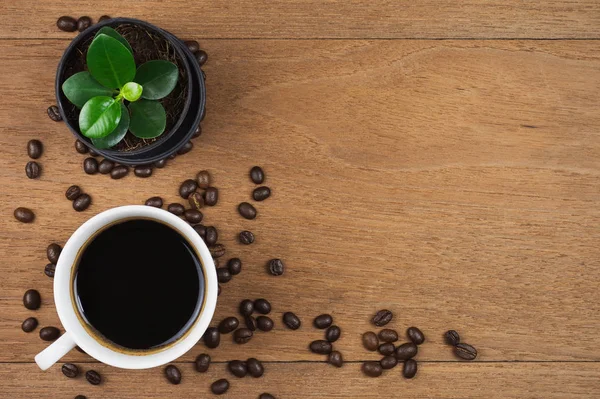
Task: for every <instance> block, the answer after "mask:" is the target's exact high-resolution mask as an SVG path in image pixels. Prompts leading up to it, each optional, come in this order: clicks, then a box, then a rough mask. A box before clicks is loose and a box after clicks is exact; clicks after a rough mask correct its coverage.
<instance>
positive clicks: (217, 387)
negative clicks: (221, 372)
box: [210, 378, 229, 395]
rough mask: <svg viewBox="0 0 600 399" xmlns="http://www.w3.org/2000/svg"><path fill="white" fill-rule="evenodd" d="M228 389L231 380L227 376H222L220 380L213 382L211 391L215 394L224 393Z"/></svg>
mask: <svg viewBox="0 0 600 399" xmlns="http://www.w3.org/2000/svg"><path fill="white" fill-rule="evenodd" d="M228 389H229V381H227V380H226V379H225V378H221V379H220V380H217V381H215V382H213V383H212V384H211V386H210V390H211V392H212V393H214V394H215V395H223V394H224V393H225V392H227V390H228Z"/></svg>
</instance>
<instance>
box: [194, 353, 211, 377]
mask: <svg viewBox="0 0 600 399" xmlns="http://www.w3.org/2000/svg"><path fill="white" fill-rule="evenodd" d="M209 367H210V355H208V354H206V353H202V354H200V355H198V357H196V371H197V372H199V373H206V372H207V371H208V368H209Z"/></svg>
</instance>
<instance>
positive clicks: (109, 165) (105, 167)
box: [98, 159, 115, 175]
mask: <svg viewBox="0 0 600 399" xmlns="http://www.w3.org/2000/svg"><path fill="white" fill-rule="evenodd" d="M114 167H115V163H114V162H113V161H111V160H110V159H103V160H102V162H100V165H98V172H100V173H101V174H103V175H107V174H109V173H110V172H111V171H112V170H113V168H114Z"/></svg>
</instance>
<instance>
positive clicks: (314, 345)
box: [309, 339, 333, 355]
mask: <svg viewBox="0 0 600 399" xmlns="http://www.w3.org/2000/svg"><path fill="white" fill-rule="evenodd" d="M309 348H310V351H311V352H313V353H317V354H319V355H328V354H330V353H331V350H332V349H333V347H332V346H331V342H329V341H325V340H324V339H318V340H316V341H313V342H311V343H310V346H309Z"/></svg>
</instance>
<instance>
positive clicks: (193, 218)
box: [183, 209, 204, 224]
mask: <svg viewBox="0 0 600 399" xmlns="http://www.w3.org/2000/svg"><path fill="white" fill-rule="evenodd" d="M183 217H185V220H187V221H188V223H190V224H198V223H200V222H201V221H202V218H203V217H204V215H203V214H202V212H200V211H199V210H197V209H186V210H185V212H183Z"/></svg>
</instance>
